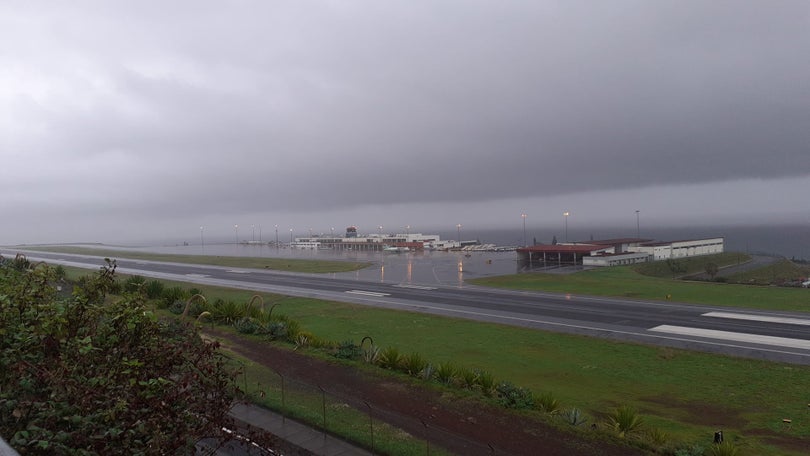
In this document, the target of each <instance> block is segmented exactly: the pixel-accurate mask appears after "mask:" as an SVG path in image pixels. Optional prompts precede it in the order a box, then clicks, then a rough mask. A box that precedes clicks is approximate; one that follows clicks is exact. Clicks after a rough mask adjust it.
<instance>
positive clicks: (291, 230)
mask: <svg viewBox="0 0 810 456" xmlns="http://www.w3.org/2000/svg"><path fill="white" fill-rule="evenodd" d="M292 232H293V229H292V228H290V247H292Z"/></svg>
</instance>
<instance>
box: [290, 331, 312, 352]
mask: <svg viewBox="0 0 810 456" xmlns="http://www.w3.org/2000/svg"><path fill="white" fill-rule="evenodd" d="M313 339H314V336H313V335H312V334H310V333H308V332H305V331H299V332H298V334H296V335H295V340H294V341H293V343H295V348H296V350H297V349H299V348H307V347H309V345H310V343H311V342H312V340H313Z"/></svg>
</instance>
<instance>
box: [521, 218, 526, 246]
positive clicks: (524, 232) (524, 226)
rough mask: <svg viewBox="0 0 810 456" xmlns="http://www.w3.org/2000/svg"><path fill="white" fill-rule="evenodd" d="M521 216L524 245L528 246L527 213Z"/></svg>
mask: <svg viewBox="0 0 810 456" xmlns="http://www.w3.org/2000/svg"><path fill="white" fill-rule="evenodd" d="M520 217H521V218H522V219H523V247H526V245H527V244H526V213H525V212H524V213H522V214H520Z"/></svg>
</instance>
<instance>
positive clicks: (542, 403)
mask: <svg viewBox="0 0 810 456" xmlns="http://www.w3.org/2000/svg"><path fill="white" fill-rule="evenodd" d="M535 405H536V406H537V408H538V409H539V410H540V411H541V412H545V413H548V414H549V415H553V414H555V413H557V412H559V411H560V401H559V400H557V399H556V398H555V397H554V396H553V395H552V394H551V393H543V394H541V395H540V396H538V397H537V401H536V402H535Z"/></svg>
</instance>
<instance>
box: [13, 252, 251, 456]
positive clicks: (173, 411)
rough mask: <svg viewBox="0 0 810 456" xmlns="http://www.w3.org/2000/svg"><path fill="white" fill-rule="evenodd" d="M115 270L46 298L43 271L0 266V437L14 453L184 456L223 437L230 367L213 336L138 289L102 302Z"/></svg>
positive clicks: (231, 392) (48, 290) (231, 390)
mask: <svg viewBox="0 0 810 456" xmlns="http://www.w3.org/2000/svg"><path fill="white" fill-rule="evenodd" d="M114 270H115V263H114V262H108V265H107V266H106V267H103V268H102V269H101V271H99V272H98V273H96V274H95V275H93V276H87V277H86V278H85V279H83V280H82V281H81V284H82V285H81V286H76V287H74V290H73V295H72V296H71V297H69V298H65V299H62V300H60V301H54V300H53V299H52V298H53V297H54V296H55V290H53V289H52V287H51V286H50V285H48V283H49V281H50V277H49V276H50V274H51V273H50V272H48V270H47V268H43V267H37V268H36V269H34V270H31V271H25V272H16V271H14V270H13V269H11V268H0V297H2V298H0V332H3V333H4V334H5V336H4V337H0V366H3V367H2V368H0V435H2V436H4V437H6V438H8V439H9V444H10V445H12V446H13V447H16V448H18V449H20V453H22V454H59V455H68V454H103V455H109V454H113V455H114V454H153V453H155V452H159V453H161V454H190V453H192V452H193V451H194V442H195V441H196V440H197V439H199V438H202V437H213V438H215V439H217V440H221V439H228V438H230V437H229V436H227V435H226V433H225V432H223V431H224V429H226V428H232V427H233V424H232V420H230V419H229V417H228V415H227V413H228V409H229V407H230V406H231V404H232V403H233V400H234V397H235V395H236V394H237V393H238V391H237V390H236V385H234V383H233V381H232V380H233V377H234V375H235V374H236V372H234V371H232V370H231V368H230V367H229V366H230V364H229V363H228V361H227V360H226V359H225V358H224V357H223V356H222V355H221V354H220V353H219V351H218V343H216V342H209V341H205V340H203V339H202V338H201V337H200V335H199V334H198V333H197V332H196V330H195V329H194V326H193V325H188V324H182V323H178V322H177V321H176V319H169V320H170V321H168V322H167V321H164V320H162V319H159V318H157V317H156V316H155V315H154V314H153V313H152V312H151V311H149V309H148V307H147V306H146V305H145V301H144V296H143V295H142V294H141V293H128V294H126V295H125V296H124V297H122V298H121V299H112V300H111V299H107V296H108V293H109V290H110V289H111V288H112V285H113V283H115V277H114ZM23 274H24V275H23ZM32 277H33V278H34V279H35V280H29V279H30V278H32ZM21 281H27V285H28V286H26V287H19V286H17V285H16V284H18V283H19V282H21ZM19 303H24V304H25V305H24V306H20V305H19Z"/></svg>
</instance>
